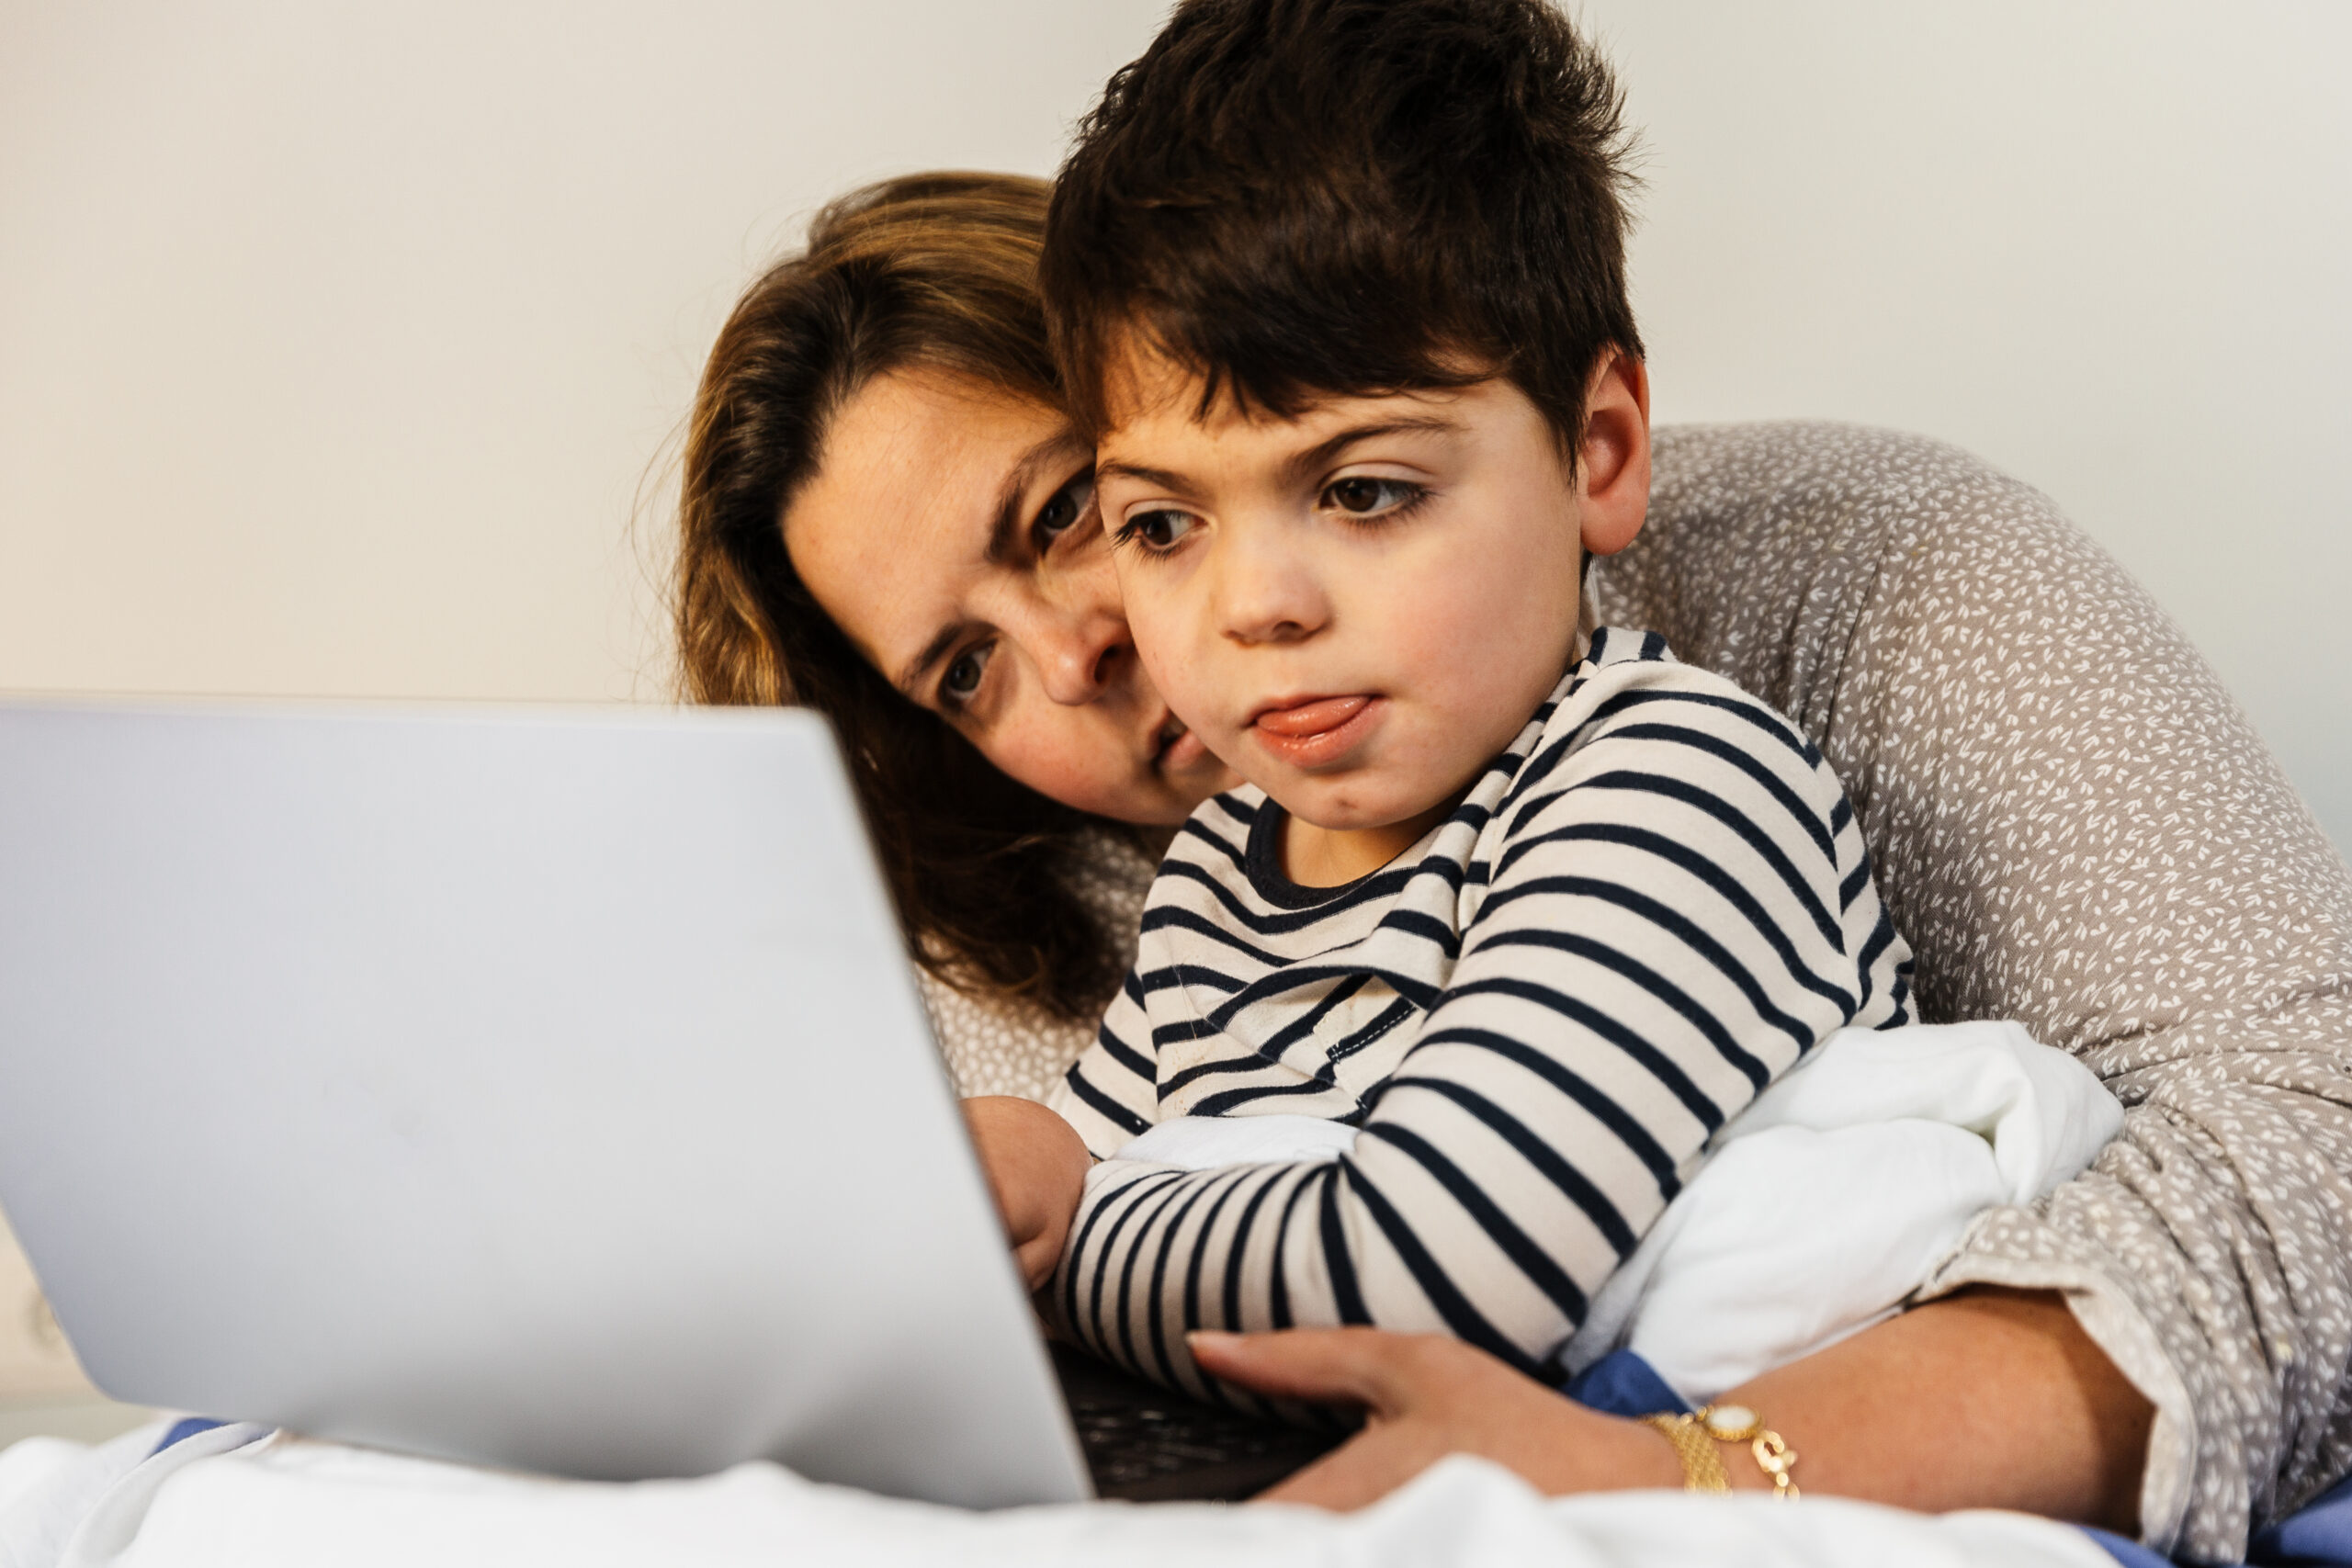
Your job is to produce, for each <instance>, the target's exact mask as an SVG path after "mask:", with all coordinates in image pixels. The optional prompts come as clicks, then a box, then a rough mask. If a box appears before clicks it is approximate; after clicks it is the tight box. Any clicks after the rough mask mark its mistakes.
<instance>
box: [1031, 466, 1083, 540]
mask: <svg viewBox="0 0 2352 1568" xmlns="http://www.w3.org/2000/svg"><path fill="white" fill-rule="evenodd" d="M1093 504H1094V476H1093V475H1091V474H1080V476H1079V477H1078V478H1076V479H1072V480H1070V481H1069V483H1068V484H1066V485H1064V486H1062V488H1061V489H1059V490H1057V491H1054V493H1053V495H1052V497H1051V498H1050V499H1048V500H1047V501H1046V504H1045V505H1044V506H1042V507H1040V508H1038V511H1037V521H1036V523H1035V525H1034V526H1035V533H1036V536H1037V547H1038V548H1040V549H1043V548H1045V547H1047V546H1049V545H1051V544H1052V543H1053V542H1054V541H1055V540H1056V539H1058V538H1060V537H1061V536H1063V535H1064V534H1067V533H1069V531H1070V529H1071V528H1073V527H1075V526H1076V525H1077V524H1078V521H1079V519H1080V518H1081V517H1084V516H1085V515H1086V509H1087V508H1088V507H1090V506H1091V505H1093Z"/></svg>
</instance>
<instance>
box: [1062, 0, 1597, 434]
mask: <svg viewBox="0 0 2352 1568" xmlns="http://www.w3.org/2000/svg"><path fill="white" fill-rule="evenodd" d="M1627 153H1628V146H1627V139H1626V136H1625V133H1624V130H1623V95H1622V94H1621V93H1620V92H1619V90H1618V87H1617V84H1616V81H1615V78H1614V77H1613V76H1612V74H1611V72H1610V69H1609V66H1608V62H1606V61H1604V60H1603V59H1602V58H1601V56H1600V53H1599V52H1598V51H1596V50H1595V49H1593V47H1592V46H1591V45H1589V44H1588V43H1586V42H1585V41H1584V40H1583V39H1580V38H1578V37H1577V34H1576V32H1575V31H1574V30H1573V29H1572V28H1570V27H1569V26H1568V24H1567V21H1566V18H1564V17H1562V16H1560V14H1559V13H1558V12H1556V11H1555V10H1553V9H1552V8H1551V7H1550V6H1547V5H1545V4H1544V3H1543V0H1188V3H1187V4H1185V5H1182V6H1179V7H1178V8H1177V11H1176V13H1175V15H1174V17H1171V18H1170V21H1169V23H1168V26H1167V27H1166V28H1163V29H1162V30H1161V32H1160V34H1159V38H1157V39H1154V40H1153V41H1152V45H1151V47H1150V48H1149V49H1148V50H1147V51H1144V54H1143V56H1142V57H1141V58H1140V59H1137V60H1136V61H1134V62H1130V63H1129V64H1127V65H1125V67H1123V68H1121V70H1120V71H1119V72H1118V73H1117V74H1116V75H1114V76H1113V77H1112V78H1111V81H1110V85H1108V86H1106V87H1105V88H1104V89H1103V99H1102V102H1101V103H1099V104H1098V105H1096V106H1095V107H1094V109H1093V111H1092V112H1091V114H1089V115H1088V116H1087V118H1086V119H1085V121H1084V122H1083V123H1082V124H1081V126H1080V132H1079V140H1078V144H1077V146H1076V148H1075V150H1074V151H1072V152H1071V153H1070V156H1069V162H1068V163H1067V164H1064V165H1063V168H1062V172H1061V175H1060V177H1059V179H1058V181H1057V185H1056V186H1055V191H1054V198H1053V205H1052V208H1051V209H1050V210H1049V211H1048V213H1047V216H1046V249H1045V254H1044V257H1043V259H1042V262H1041V265H1040V268H1039V277H1040V281H1041V284H1042V286H1043V288H1044V290H1045V295H1046V317H1047V321H1048V324H1049V326H1050V328H1051V330H1052V333H1053V336H1054V345H1055V351H1056V354H1057V357H1058V359H1059V360H1060V363H1061V366H1062V373H1063V385H1064V389H1065V392H1066V395H1067V396H1068V398H1069V400H1070V401H1071V403H1072V405H1073V412H1074V414H1075V416H1076V417H1077V419H1078V420H1079V422H1080V424H1081V425H1083V426H1085V427H1086V428H1088V429H1089V430H1091V431H1095V432H1100V431H1101V430H1103V428H1104V426H1105V424H1106V423H1107V422H1106V419H1105V413H1106V409H1105V387H1104V378H1105V375H1106V373H1107V372H1109V371H1110V370H1112V369H1113V368H1114V366H1113V361H1114V358H1115V357H1116V355H1118V354H1119V352H1120V351H1121V348H1122V344H1124V343H1125V342H1128V341H1139V342H1140V343H1141V344H1145V345H1148V347H1149V348H1150V349H1152V350H1155V351H1157V352H1159V353H1160V354H1163V355H1167V356H1168V357H1169V358H1170V359H1171V360H1173V361H1174V362H1175V363H1176V364H1178V365H1180V366H1182V367H1184V368H1186V369H1188V370H1191V371H1193V372H1194V373H1195V374H1197V375H1199V376H1200V377H1201V378H1202V379H1203V380H1204V389H1203V397H1202V402H1201V412H1203V413H1204V414H1205V413H1206V412H1208V410H1209V409H1210V408H1211V407H1213V406H1214V405H1215V404H1216V400H1218V399H1219V398H1220V397H1221V396H1227V395H1229V396H1231V397H1233V398H1234V399H1235V400H1237V402H1238V405H1239V406H1241V407H1242V408H1244V409H1249V408H1251V407H1253V406H1255V407H1261V408H1263V409H1266V410H1268V411H1270V412H1273V413H1275V414H1277V415H1289V414H1295V413H1296V412H1299V411H1300V410H1301V409H1302V408H1303V407H1304V406H1305V405H1306V402H1307V401H1309V400H1312V399H1313V398H1315V397H1317V396H1330V395H1341V396H1352V395H1363V394H1367V393H1378V392H1391V391H1402V390H1408V389H1427V388H1435V387H1449V386H1465V385H1468V384H1470V383H1472V382H1475V381H1477V380H1481V379H1484V378H1487V377H1489V376H1494V375H1501V376H1504V377H1507V378H1509V379H1510V381H1511V382H1512V383H1513V384H1515V385H1516V386H1517V387H1518V388H1519V389H1521V391H1522V392H1524V393H1526V395H1527V397H1528V398H1529V400H1531V401H1532V402H1533V403H1534V404H1535V405H1536V406H1537V408H1539V409H1540V410H1542V411H1543V412H1544V416H1545V417H1546V418H1547V419H1548V420H1549V421H1550V422H1551V424H1552V426H1553V428H1554V429H1555V431H1557V432H1558V433H1559V435H1560V438H1561V441H1562V444H1563V446H1564V447H1565V449H1566V452H1567V453H1568V455H1569V457H1570V459H1571V461H1573V458H1574V454H1575V450H1576V446H1577V441H1578V439H1579V438H1580V437H1581V435H1582V434H1583V423H1584V400H1585V392H1586V388H1587V384H1588V383H1589V380H1590V378H1591V376H1592V373H1593V371H1594V369H1595V368H1596V367H1598V366H1599V364H1600V359H1601V356H1602V355H1604V354H1605V353H1606V352H1607V351H1608V350H1609V349H1610V348H1611V346H1612V345H1613V346H1615V347H1617V348H1620V349H1623V350H1624V351H1625V352H1626V353H1629V354H1634V355H1638V354H1640V353H1641V339H1640V337H1639V335H1638V334H1637V333H1635V331H1634V312H1633V308H1632V306H1631V304H1630V303H1629V302H1628V301H1627V299H1626V296H1625V230H1626V212H1625V193H1626V190H1627V187H1628V186H1630V185H1631V184H1632V176H1631V175H1630V174H1629V173H1628V171H1627V167H1626V164H1627ZM1130 334H1133V337H1132V339H1131V337H1130Z"/></svg>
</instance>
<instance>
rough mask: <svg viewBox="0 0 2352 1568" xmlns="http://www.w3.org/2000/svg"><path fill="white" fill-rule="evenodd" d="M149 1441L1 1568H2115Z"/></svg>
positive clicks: (1511, 1481) (133, 1436) (1662, 1513)
mask: <svg viewBox="0 0 2352 1568" xmlns="http://www.w3.org/2000/svg"><path fill="white" fill-rule="evenodd" d="M162 1431H163V1426H162V1424H161V1423H157V1424H156V1425H155V1426H153V1427H148V1428H145V1429H143V1430H141V1431H138V1432H132V1433H128V1434H126V1435H125V1436H123V1437H121V1438H117V1439H115V1440H114V1441H113V1442H111V1443H107V1444H105V1445H103V1446H101V1447H98V1448H95V1449H93V1448H85V1447H84V1446H83V1445H81V1444H79V1443H71V1442H66V1441H64V1440H62V1439H61V1438H28V1439H27V1440H25V1441H23V1442H20V1443H18V1444H17V1445H16V1446H15V1447H14V1448H12V1449H9V1450H7V1451H6V1453H0V1564H5V1565H6V1568H59V1565H67V1564H70V1565H73V1568H96V1565H98V1564H113V1565H118V1568H141V1565H145V1568H232V1565H233V1568H379V1565H380V1568H394V1565H398V1568H418V1565H420V1564H427V1563H429V1564H433V1565H434V1568H477V1565H479V1568H493V1565H495V1568H521V1565H527V1564H539V1563H546V1564H550V1565H554V1564H560V1565H561V1568H607V1565H609V1568H621V1565H623V1564H628V1565H631V1568H638V1565H651V1564H659V1565H660V1568H785V1565H792V1568H802V1565H807V1568H823V1565H830V1564H835V1563H840V1564H859V1565H861V1568H863V1565H868V1564H871V1565H876V1568H891V1565H896V1564H917V1563H922V1564H932V1563H953V1564H963V1563H972V1564H981V1565H987V1564H996V1563H1002V1564H1006V1565H1008V1568H1011V1565H1013V1564H1020V1565H1022V1568H1156V1565H1159V1564H1178V1563H1196V1564H1212V1565H1214V1568H1259V1565H1261V1564H1262V1565H1263V1568H1319V1565H1329V1568H1342V1565H1345V1568H1388V1565H1391V1564H1393V1565H1395V1568H1407V1565H1408V1564H1409V1565H1411V1568H1469V1565H1472V1564H1479V1565H1485V1564H1495V1565H1498V1568H1500V1565H1503V1564H1509V1565H1510V1568H1525V1565H1528V1564H1536V1563H1541V1564H1543V1565H1544V1568H1634V1565H1637V1564H1643V1565H1646V1564H1655V1565H1657V1568H1687V1565H1688V1564H1691V1563H1716V1562H1720V1563H1733V1562H1736V1563H1740V1564H1743V1565H1754V1568H1779V1565H1781V1564H1787V1565H1790V1568H1796V1565H1799V1564H1803V1565H1805V1568H1881V1565H1883V1564H1886V1563H1898V1562H1899V1563H1902V1564H1905V1568H1963V1565H1965V1568H2114V1564H2113V1562H2112V1560H2110V1559H2109V1557H2108V1556H2107V1555H2106V1553H2104V1552H2103V1551H2100V1550H2099V1549H2098V1547H2097V1546H2095V1545H2094V1544H2092V1542H2091V1540H2090V1539H2089V1538H2088V1537H2086V1536H2085V1535H2083V1534H2081V1533H2080V1532H2078V1531H2076V1530H2073V1529H2067V1528H2066V1527H2064V1526H2063V1525H2053V1524H2051V1523H2049V1522H2048V1521H2046V1520H2042V1519H2035V1518H2030V1517H2026V1516H2024V1515H2020V1514H1999V1513H1971V1514H1951V1515H1947V1516H1944V1517H1940V1518H1929V1517H1924V1516H1921V1515H1916V1514H1905V1513H1899V1512H1896V1511H1895V1510H1893V1509H1889V1508H1878V1507H1872V1506H1869V1505H1866V1504H1860V1503H1849V1502H1845V1501H1843V1500H1841V1499H1837V1498H1815V1497H1807V1498H1805V1499H1804V1501H1802V1502H1800V1503H1796V1504H1776V1503H1773V1502H1771V1501H1770V1499H1768V1498H1764V1497H1760V1496H1748V1495H1742V1496H1737V1497H1698V1496H1691V1495H1688V1494H1684V1493H1677V1492H1626V1493H1614V1494H1602V1495H1593V1496H1587V1497H1573V1498H1562V1499H1556V1500H1546V1499H1544V1498H1543V1497H1539V1496H1538V1495H1536V1494H1535V1493H1533V1492H1532V1491H1531V1490H1529V1488H1528V1487H1527V1486H1525V1485H1524V1484H1523V1483H1521V1482H1520V1480H1519V1479H1518V1478H1517V1477H1516V1476H1514V1475H1512V1474H1510V1472H1508V1471H1504V1470H1501V1469H1499V1468H1498V1467H1496V1466H1494V1465H1491V1464H1487V1463H1485V1462H1483V1461H1477V1460H1471V1459H1461V1458H1456V1459H1452V1460H1448V1461H1445V1462H1444V1463H1442V1464H1441V1465H1439V1466H1438V1467H1437V1468H1436V1469H1434V1470H1431V1471H1430V1472H1428V1473H1426V1474H1425V1475H1423V1476H1422V1477H1421V1478H1420V1479H1419V1481H1417V1482H1415V1483H1413V1484H1412V1485H1410V1486H1408V1487H1406V1488H1405V1489H1404V1490H1402V1491H1401V1492H1398V1493H1397V1495H1394V1496H1392V1497H1390V1498H1389V1499H1388V1500H1387V1501H1385V1502H1384V1503H1382V1504H1381V1505H1379V1506H1376V1507H1374V1508H1369V1509H1366V1510H1365V1511H1363V1513H1360V1514H1352V1515H1340V1516H1334V1515H1328V1514H1320V1513H1316V1512H1314V1511H1312V1510H1309V1509H1305V1508H1283V1507H1268V1506H1260V1505H1252V1506H1242V1507H1231V1506H1219V1505H1216V1504H1159V1505H1154V1506H1136V1505H1130V1504H1122V1503H1092V1504H1086V1505H1082V1506H1069V1507H1057V1508H1019V1509H1012V1510H1008V1511H1006V1512H1003V1513H997V1514H969V1513H964V1512H960V1511H958V1510H956V1509H953V1508H945V1507H940V1506H933V1505H931V1504H924V1503H902V1502H895V1501H891V1500H889V1499H887V1498H881V1497H876V1496H873V1495H868V1494H865V1493H860V1492H853V1491H849V1490H846V1489H844V1488H842V1487H835V1486H820V1485H817V1484H815V1483H810V1482H807V1481H802V1480H800V1479H799V1478H797V1476H794V1475H792V1474H790V1473H789V1472H786V1471H784V1470H780V1469H778V1468H777V1467H776V1466H775V1465H772V1464H747V1465H739V1466H737V1467H736V1468H735V1469H733V1470H729V1471H728V1472H724V1473H723V1474H719V1475H714V1476H709V1477H707V1478H705V1479H703V1480H699V1481H643V1482H638V1483H633V1484H609V1483H591V1482H560V1481H547V1480H540V1479H536V1478H533V1477H528V1476H518V1475H508V1474H502V1473H498V1472H489V1471H481V1470H469V1469H466V1468H464V1467H461V1466H458V1465H448V1464H438V1463H434V1462H432V1461H424V1460H413V1459H403V1458H400V1457H398V1456H395V1455H390V1454H383V1453H375V1452H371V1451H368V1450H361V1449H352V1448H345V1447H342V1446H339V1445H335V1444H331V1443H314V1442H304V1441H300V1440H296V1439H292V1438H285V1437H282V1436H269V1435H266V1434H262V1433H260V1431H259V1429H258V1428H254V1427H223V1428H220V1429H219V1430H217V1431H214V1432H208V1433H204V1434H201V1435H199V1436H198V1437H196V1438H189V1439H187V1441H184V1442H182V1443H180V1444H178V1445H176V1446H175V1447H174V1448H171V1449H168V1450H165V1451H164V1453H162V1454H160V1455H156V1456H153V1457H147V1450H150V1449H152V1448H153V1445H154V1443H155V1440H156V1438H157V1437H158V1436H159V1435H160V1434H161V1432H162Z"/></svg>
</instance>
